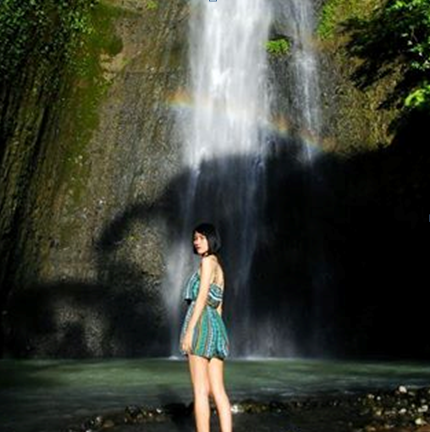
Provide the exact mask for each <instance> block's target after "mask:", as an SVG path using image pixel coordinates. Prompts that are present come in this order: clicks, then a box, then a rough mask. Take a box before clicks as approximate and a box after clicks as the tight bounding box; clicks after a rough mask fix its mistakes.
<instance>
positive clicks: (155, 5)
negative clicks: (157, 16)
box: [146, 0, 158, 11]
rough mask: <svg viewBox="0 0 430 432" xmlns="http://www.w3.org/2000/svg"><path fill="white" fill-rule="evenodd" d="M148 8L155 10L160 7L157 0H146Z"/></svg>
mask: <svg viewBox="0 0 430 432" xmlns="http://www.w3.org/2000/svg"><path fill="white" fill-rule="evenodd" d="M146 9H147V10H150V11H153V10H157V9H158V3H157V2H156V1H155V0H148V1H147V2H146Z"/></svg>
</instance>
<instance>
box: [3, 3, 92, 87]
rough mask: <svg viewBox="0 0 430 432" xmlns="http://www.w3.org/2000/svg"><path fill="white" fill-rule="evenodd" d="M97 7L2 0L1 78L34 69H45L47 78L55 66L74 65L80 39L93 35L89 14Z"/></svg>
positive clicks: (5, 78) (9, 77) (6, 78)
mask: <svg viewBox="0 0 430 432" xmlns="http://www.w3.org/2000/svg"><path fill="white" fill-rule="evenodd" d="M97 3H98V0H28V1H21V0H3V1H2V2H1V3H0V40H1V41H2V43H1V44H0V58H1V59H2V62H1V63H0V76H2V77H3V79H4V80H9V79H12V78H13V77H14V76H16V75H17V74H19V73H22V72H23V71H24V70H25V69H26V68H28V67H31V66H34V67H37V68H38V69H39V70H41V69H45V70H46V74H45V75H46V77H48V76H50V75H52V72H53V70H52V69H53V68H55V67H56V65H58V64H62V65H65V64H72V63H73V60H74V58H75V53H76V51H77V50H78V49H79V48H80V44H81V36H82V35H84V34H90V33H91V32H92V25H91V21H90V19H89V11H90V10H91V9H92V8H93V7H94V6H95V5H96V4H97ZM51 84H55V83H53V82H51Z"/></svg>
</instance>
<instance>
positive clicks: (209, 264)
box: [188, 256, 216, 331]
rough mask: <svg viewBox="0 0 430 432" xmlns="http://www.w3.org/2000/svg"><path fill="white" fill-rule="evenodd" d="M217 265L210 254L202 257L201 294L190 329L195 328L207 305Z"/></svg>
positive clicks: (189, 325) (195, 306) (198, 296)
mask: <svg viewBox="0 0 430 432" xmlns="http://www.w3.org/2000/svg"><path fill="white" fill-rule="evenodd" d="M215 265H216V264H215V261H214V260H213V259H212V258H211V257H210V256H208V257H204V258H202V263H201V267H200V288H199V294H198V295H197V299H196V304H195V305H194V310H193V313H192V315H191V318H190V322H189V324H188V329H189V330H190V331H193V330H194V327H195V326H196V324H197V322H198V320H199V318H200V315H201V313H202V312H203V309H204V307H205V306H206V302H207V299H208V294H209V287H210V281H211V277H212V274H213V272H214V269H215Z"/></svg>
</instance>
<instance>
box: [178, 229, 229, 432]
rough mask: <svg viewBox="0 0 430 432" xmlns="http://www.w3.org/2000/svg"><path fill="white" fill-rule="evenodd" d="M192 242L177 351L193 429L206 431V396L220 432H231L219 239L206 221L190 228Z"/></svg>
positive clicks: (208, 424)
mask: <svg viewBox="0 0 430 432" xmlns="http://www.w3.org/2000/svg"><path fill="white" fill-rule="evenodd" d="M193 245H194V253H197V254H198V255H200V257H201V261H200V266H199V270H198V271H197V272H195V273H194V274H193V275H192V276H191V278H190V279H189V280H188V282H187V284H186V286H185V295H184V297H185V300H186V301H187V302H188V310H187V313H186V315H185V319H184V323H183V325H182V330H181V337H180V350H181V352H182V354H184V355H187V356H188V363H189V368H190V374H191V382H192V385H193V392H194V416H195V421H196V427H197V432H209V430H210V404H209V396H212V397H213V399H214V401H215V405H216V407H217V411H218V417H219V421H220V426H221V432H231V431H232V415H231V407H230V401H229V398H228V396H227V394H226V391H225V388H224V370H223V366H224V358H225V357H227V355H228V354H229V340H228V336H227V331H226V328H225V325H224V322H223V320H222V317H221V314H222V299H223V294H224V271H223V269H222V267H221V264H220V261H219V258H218V255H217V253H218V251H219V249H220V247H221V241H220V237H219V234H218V232H217V230H216V229H215V227H214V226H213V225H211V224H207V223H204V224H201V225H199V226H197V227H196V228H195V229H194V231H193Z"/></svg>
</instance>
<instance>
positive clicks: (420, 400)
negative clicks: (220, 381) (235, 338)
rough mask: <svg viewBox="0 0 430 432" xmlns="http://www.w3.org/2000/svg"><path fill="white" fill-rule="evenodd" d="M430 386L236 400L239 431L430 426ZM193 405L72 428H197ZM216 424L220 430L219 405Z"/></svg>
mask: <svg viewBox="0 0 430 432" xmlns="http://www.w3.org/2000/svg"><path fill="white" fill-rule="evenodd" d="M429 404H430V387H425V388H414V389H412V388H411V389H409V388H406V387H405V386H400V387H398V388H397V389H395V390H387V391H375V392H367V393H360V394H354V395H346V396H339V395H338V396H315V397H307V398H293V399H285V400H277V401H275V400H272V401H268V402H267V401H257V400H252V399H248V400H242V401H232V411H233V413H234V416H233V424H234V430H235V432H245V431H246V432H269V431H270V432H276V431H279V432H382V431H390V432H430V410H429ZM192 410H193V407H192V405H191V404H190V405H185V404H170V405H169V404H168V405H164V406H162V407H158V408H150V409H149V408H145V407H142V406H137V405H136V406H128V407H126V408H125V409H124V410H123V411H121V412H114V413H109V414H104V415H95V416H94V417H93V418H90V419H87V420H84V421H83V422H81V423H80V424H78V425H75V426H72V427H69V428H67V432H90V431H91V432H95V431H102V430H111V431H113V432H128V431H129V432H166V431H169V432H170V431H182V432H191V431H194V423H193V415H192ZM211 422H212V426H213V430H219V426H218V419H217V417H216V412H215V410H214V411H213V415H212V420H211Z"/></svg>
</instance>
